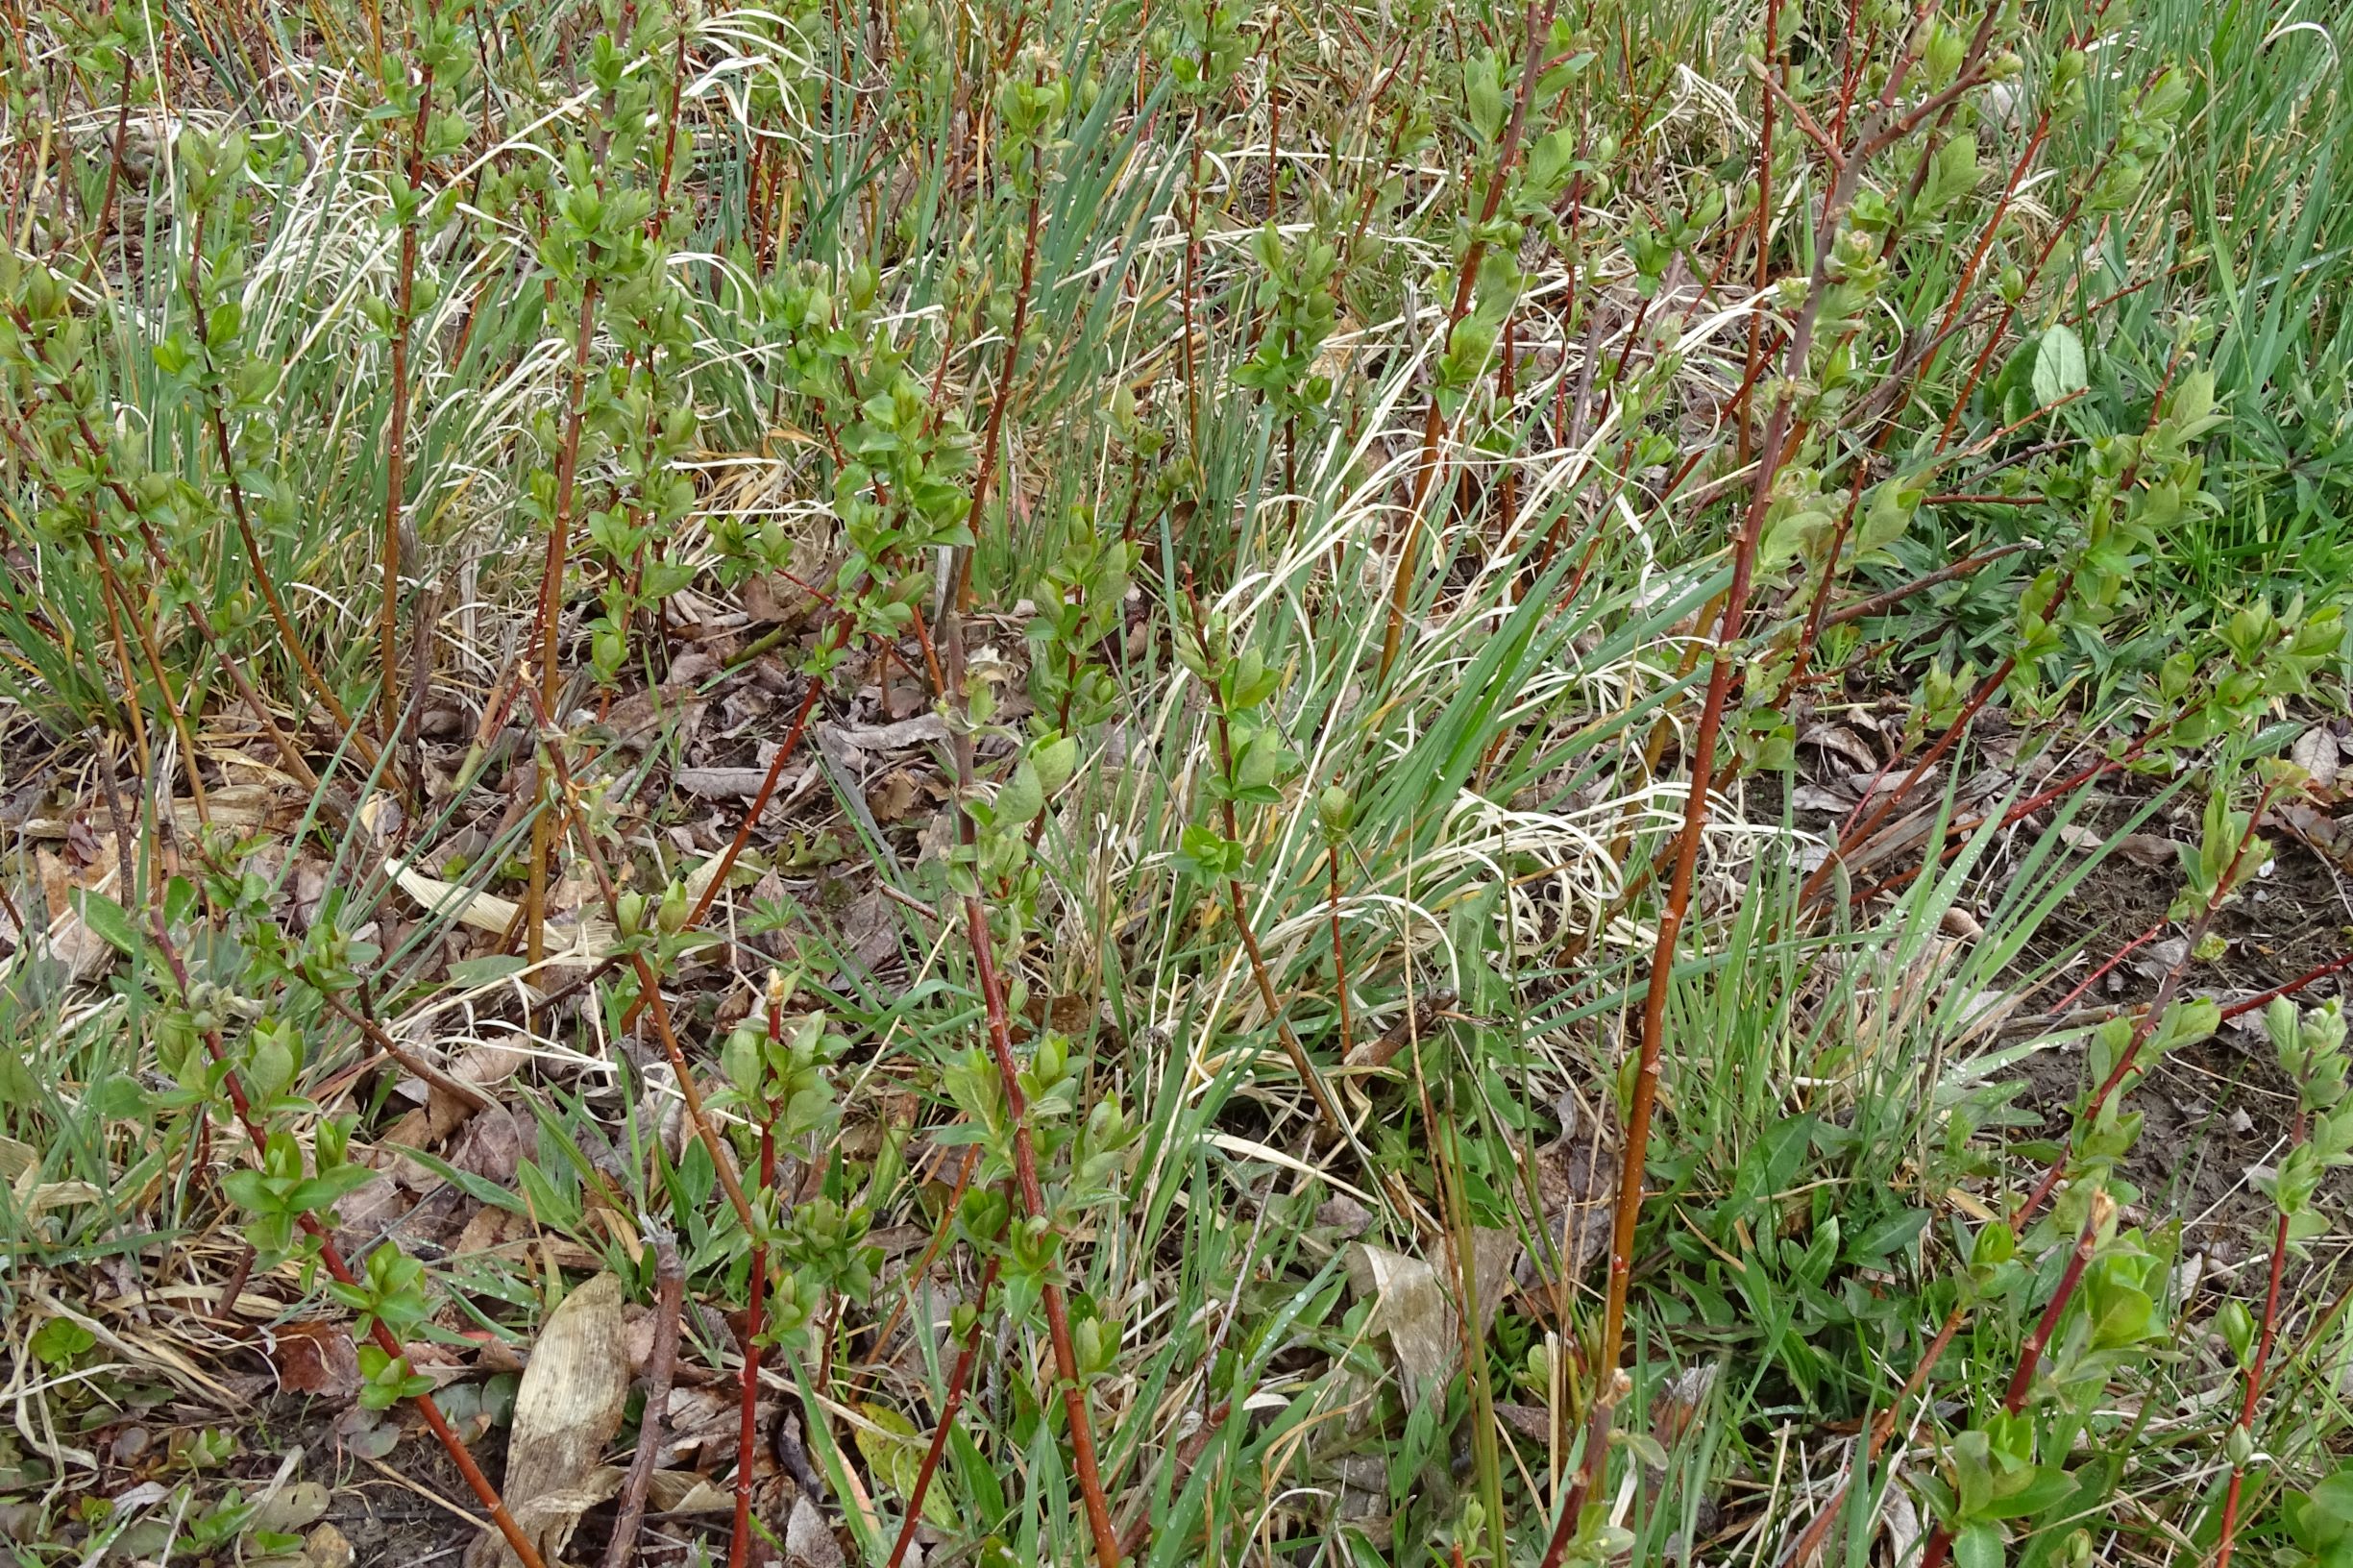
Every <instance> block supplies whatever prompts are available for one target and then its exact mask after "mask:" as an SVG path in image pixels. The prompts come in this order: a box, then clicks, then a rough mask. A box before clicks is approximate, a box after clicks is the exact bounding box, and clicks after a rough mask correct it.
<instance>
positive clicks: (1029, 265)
mask: <svg viewBox="0 0 2353 1568" xmlns="http://www.w3.org/2000/svg"><path fill="white" fill-rule="evenodd" d="M1044 187H1045V148H1044V146H1043V145H1042V144H1040V143H1033V144H1032V145H1031V148H1030V181H1029V215H1028V219H1027V225H1026V232H1025V234H1024V237H1023V239H1022V241H1021V286H1020V287H1019V288H1018V289H1017V290H1016V291H1015V293H1014V297H1013V322H1012V325H1011V326H1010V327H1009V328H1008V329H1007V331H1006V334H1005V369H1004V371H1003V373H1002V374H1001V375H1000V376H999V377H998V378H997V383H996V393H995V395H994V396H993V397H992V398H991V399H990V400H989V425H988V433H987V434H986V435H984V436H983V437H982V439H981V450H980V469H979V472H977V473H976V474H974V475H973V476H972V506H971V510H969V511H968V512H967V513H966V514H965V520H964V524H965V531H966V532H968V533H969V534H970V535H971V536H972V538H973V539H974V540H975V541H978V539H979V538H980V520H981V516H982V512H983V509H984V508H985V507H986V506H987V505H988V504H989V487H990V484H991V482H992V481H993V480H994V479H995V478H996V466H997V452H998V448H999V446H1000V445H1001V443H1002V439H1003V435H1004V430H1005V410H1006V408H1007V407H1008V406H1010V405H1011V404H1012V403H1013V378H1014V372H1016V371H1017V370H1018V369H1020V368H1021V339H1022V337H1023V335H1024V334H1025V333H1026V332H1027V331H1028V328H1029V301H1030V290H1031V289H1032V288H1034V287H1035V286H1036V285H1037V282H1038V224H1039V218H1040V215H1041V211H1040V208H1041V203H1042V197H1043V196H1044V193H1045V189H1044ZM1198 460H1199V459H1198V457H1196V458H1195V461H1198ZM972 549H973V547H972V546H967V547H966V548H965V553H964V566H963V569H962V570H961V571H959V572H958V573H957V574H956V578H957V580H956V583H955V607H956V608H957V609H958V610H962V609H964V608H965V607H966V601H967V598H968V595H969V594H970V593H971V589H972Z"/></svg>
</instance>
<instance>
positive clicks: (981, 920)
mask: <svg viewBox="0 0 2353 1568" xmlns="http://www.w3.org/2000/svg"><path fill="white" fill-rule="evenodd" d="M941 642H942V644H943V645H944V650H945V653H946V670H945V674H946V675H947V678H948V682H949V689H948V691H947V692H946V693H944V694H943V695H944V697H945V698H946V700H947V701H948V702H949V703H950V704H951V705H952V706H954V707H955V708H956V709H957V710H958V711H959V713H961V714H968V712H969V709H968V703H967V702H966V700H965V696H964V671H965V657H964V621H963V618H962V617H961V616H960V615H958V614H957V613H956V611H955V609H954V607H953V606H952V605H951V606H950V607H949V610H948V615H947V624H946V626H945V627H944V634H943V636H942V638H941ZM949 733H950V749H951V750H952V751H953V753H954V755H955V759H956V794H957V798H958V800H959V801H961V802H964V803H965V804H967V805H968V804H969V802H970V801H971V799H972V797H973V795H974V792H975V791H976V789H977V788H978V785H977V783H976V781H975V779H974V776H973V769H972V736H971V732H970V729H969V726H968V725H956V724H951V725H950V726H949ZM956 817H957V833H958V837H959V838H961V839H962V841H963V842H964V844H965V845H968V846H969V845H973V844H974V843H976V842H977V824H976V823H975V822H974V821H973V820H972V814H971V812H970V811H969V810H966V809H961V808H960V809H959V810H958V812H957V814H956ZM964 917H965V931H966V936H967V940H968V942H969V943H970V946H971V949H972V968H973V971H974V973H975V974H976V975H977V977H978V978H979V981H980V992H981V1002H982V1005H983V1007H984V1009H985V1011H986V1013H987V1016H988V1029H989V1049H990V1053H991V1055H992V1056H993V1057H994V1058H995V1061H996V1069H997V1076H998V1079H999V1080H1000V1087H1001V1088H1002V1089H1003V1090H1004V1093H1005V1109H1006V1115H1007V1118H1008V1119H1009V1120H1010V1121H1011V1123H1012V1126H1013V1154H1014V1171H1015V1174H1016V1176H1017V1178H1018V1186H1019V1188H1020V1194H1021V1208H1022V1212H1023V1213H1025V1214H1028V1215H1029V1216H1031V1217H1033V1218H1043V1219H1046V1220H1047V1221H1048V1222H1049V1223H1051V1220H1052V1216H1051V1213H1050V1212H1049V1211H1048V1209H1047V1207H1046V1201H1045V1189H1044V1188H1043V1187H1042V1185H1041V1183H1040V1182H1039V1180H1038V1149H1037V1144H1036V1142H1035V1140H1034V1139H1032V1138H1031V1136H1030V1128H1029V1104H1028V1100H1027V1098H1026V1097H1025V1096H1024V1095H1023V1094H1022V1092H1021V1080H1020V1066H1019V1064H1017V1062H1016V1061H1015V1060H1014V1054H1013V1022H1012V1019H1011V1017H1010V1016H1009V1015H1008V1013H1007V1011H1006V1006H1005V985H1004V980H1003V978H1002V977H1001V976H1000V975H999V974H998V973H997V971H996V960H995V955H994V951H993V939H992V938H991V936H990V933H989V912H988V910H987V909H986V908H985V907H984V906H983V905H982V903H981V900H980V896H979V894H966V895H965V899H964ZM1042 1295H1043V1298H1044V1305H1045V1319H1046V1331H1047V1337H1048V1338H1049V1339H1050V1340H1051V1341H1052V1343H1053V1348H1054V1367H1055V1371H1056V1373H1057V1375H1058V1380H1059V1382H1060V1383H1061V1384H1062V1399H1063V1409H1064V1412H1065V1413H1066V1416H1067V1417H1068V1420H1069V1425H1070V1458H1071V1467H1072V1468H1073V1469H1074V1470H1075V1471H1076V1472H1077V1474H1078V1482H1079V1490H1080V1493H1081V1494H1082V1496H1083V1497H1084V1498H1085V1499H1086V1505H1087V1524H1088V1528H1089V1530H1090V1531H1091V1533H1092V1534H1093V1537H1094V1555H1095V1562H1096V1564H1097V1568H1118V1564H1119V1561H1120V1552H1119V1538H1118V1536H1117V1534H1116V1533H1115V1531H1113V1529H1112V1522H1111V1508H1110V1506H1109V1505H1108V1504H1106V1503H1105V1501H1104V1498H1103V1479H1102V1474H1101V1471H1100V1469H1099V1467H1098V1466H1097V1464H1096V1461H1095V1450H1094V1429H1093V1427H1092V1425H1091V1423H1090V1422H1089V1420H1088V1416H1087V1393H1086V1386H1085V1384H1082V1383H1081V1382H1080V1381H1079V1373H1078V1353H1077V1351H1076V1350H1075V1349H1074V1348H1073V1347H1072V1344H1071V1340H1070V1314H1069V1311H1068V1309H1067V1308H1066V1305H1065V1304H1064V1301H1063V1293H1062V1282H1061V1281H1060V1280H1059V1279H1056V1278H1051V1277H1049V1278H1048V1279H1047V1281H1046V1282H1045V1287H1044V1290H1043V1291H1042Z"/></svg>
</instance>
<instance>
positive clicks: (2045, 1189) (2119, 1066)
mask: <svg viewBox="0 0 2353 1568" xmlns="http://www.w3.org/2000/svg"><path fill="white" fill-rule="evenodd" d="M2270 803H2271V787H2270V786H2269V785H2266V786H2265V787H2264V791H2263V793H2262V795H2260V796H2257V797H2256V801H2255V809H2254V810H2253V811H2251V812H2249V813H2248V814H2247V820H2246V831H2244V832H2243V833H2242V834H2240V835H2239V843H2238V845H2237V847H2235V848H2233V849H2232V850H2231V855H2230V860H2229V862H2228V864H2226V865H2225V866H2224V867H2223V868H2222V875H2221V876H2220V878H2219V879H2218V880H2217V881H2216V883H2215V890H2214V892H2213V893H2212V894H2210V895H2208V897H2207V899H2206V901H2205V904H2204V906H2203V907H2202V908H2200V909H2199V910H2198V912H2197V919H2194V920H2192V921H2191V922H2190V925H2189V928H2188V929H2187V930H2186V931H2184V932H2183V933H2182V954H2181V957H2180V958H2179V959H2177V960H2175V961H2174V963H2173V965H2172V967H2171V968H2168V969H2167V970H2166V971H2165V978H2164V980H2162V981H2160V982H2159V983H2158V986H2157V994H2156V996H2155V997H2153V998H2152V999H2151V1000H2150V1002H2149V1004H2148V1011H2147V1012H2145V1013H2144V1014H2142V1015H2141V1021H2140V1022H2138V1023H2136V1024H2134V1025H2133V1030H2132V1038H2131V1039H2130V1040H2129V1041H2127V1042H2126V1043H2125V1046H2124V1048H2123V1049H2122V1050H2121V1051H2120V1052H2118V1053H2117V1058H2116V1064H2115V1066H2111V1067H2110V1068H2109V1069H2108V1076H2107V1077H2106V1078H2104V1079H2102V1080H2101V1081H2100V1083H2099V1085H2098V1087H2097V1088H2096V1089H2095V1090H2093V1091H2092V1098H2091V1099H2090V1101H2088V1102H2087V1103H2086V1104H2085V1106H2084V1109H2083V1114H2082V1115H2081V1116H2079V1117H2078V1118H2077V1125H2079V1126H2080V1125H2081V1124H2082V1123H2084V1122H2087V1121H2090V1120H2092V1119H2093V1118H2094V1117H2096V1116H2097V1115H2099V1113H2100V1109H2101V1108H2102V1107H2103V1106H2105V1105H2106V1104H2107V1103H2108V1096H2109V1095H2111V1094H2113V1093H2115V1092H2116V1090H2117V1086H2119V1085H2120V1084H2121V1083H2123V1081H2124V1080H2125V1078H2127V1077H2128V1076H2130V1074H2131V1072H2132V1069H2133V1066H2134V1064H2135V1063H2137V1062H2139V1061H2140V1059H2141V1047H2142V1046H2143V1045H2145V1044H2146V1043H2148V1038H2149V1036H2151V1035H2152V1034H2154V1033H2156V1030H2157V1025H2158V1024H2159V1022H2161V1021H2162V1020H2163V1019H2164V1017H2165V1014H2166V1009H2168V1008H2169V1007H2171V1006H2172V1005H2173V998H2174V996H2175V995H2176V994H2178V993H2179V992H2180V991H2181V982H2182V977H2183V975H2185V974H2187V973H2188V972H2189V968H2190V963H2191V960H2192V958H2193V957H2194V955H2195V954H2196V952H2197V950H2198V947H2199V945H2200V944H2201V943H2204V942H2205V940H2206V933H2207V931H2209V930H2210V929H2212V927H2213V925H2214V918H2215V917H2216V916H2217V915H2218V914H2220V913H2221V910H2222V904H2223V902H2224V900H2225V899H2227V898H2228V897H2229V894H2230V891H2231V886H2232V884H2233V883H2234V882H2235V881H2236V880H2237V878H2238V875H2239V866H2240V863H2241V862H2242V861H2243V860H2244V859H2245V858H2246V852H2247V846H2248V845H2252V844H2253V843H2254V842H2255V828H2256V826H2257V824H2258V823H2260V822H2261V821H2263V814H2264V808H2265V807H2266V806H2267V805H2269V804H2270ZM2066 1174H2067V1155H2066V1154H2065V1153H2064V1152H2062V1153H2061V1154H2060V1156H2059V1158H2058V1159H2056V1160H2054V1161H2052V1162H2051V1163H2050V1166H2049V1168H2048V1169H2047V1170H2045V1171H2044V1172H2043V1179H2042V1180H2041V1181H2040V1182H2037V1183H2036V1184H2035V1187H2034V1190H2033V1191H2031V1192H2029V1193H2028V1194H2027V1195H2026V1201H2025V1202H2024V1203H2023V1204H2022V1205H2021V1206H2020V1208H2019V1212H2018V1213H2017V1215H2016V1216H2015V1217H2014V1218H2013V1220H2012V1222H2011V1227H2010V1228H2011V1229H2012V1230H2015V1231H2021V1232H2022V1231H2024V1229H2025V1228H2026V1222H2027V1221H2028V1220H2029V1219H2032V1218H2033V1217H2034V1215H2035V1213H2036V1212H2037V1211H2039V1210H2040V1209H2041V1208H2042V1207H2043V1202H2044V1200H2045V1199H2047V1198H2048V1197H2049V1196H2050V1194H2051V1191H2052V1189H2053V1188H2056V1187H2058V1185H2059V1181H2060V1178H2062V1177H2063V1176H2065V1175H2066Z"/></svg>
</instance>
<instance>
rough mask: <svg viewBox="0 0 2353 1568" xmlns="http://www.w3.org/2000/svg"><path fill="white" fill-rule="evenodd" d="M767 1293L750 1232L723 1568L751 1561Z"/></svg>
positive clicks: (776, 1030)
mask: <svg viewBox="0 0 2353 1568" xmlns="http://www.w3.org/2000/svg"><path fill="white" fill-rule="evenodd" d="M781 1033H782V1019H781V1018H780V1017H778V1010H777V1005H776V999H775V998H774V997H773V996H771V997H770V999H769V1008H768V1038H769V1040H770V1041H775V1039H776V1038H777V1036H778V1035H779V1034H781ZM775 1188H776V1128H775V1124H774V1123H773V1122H772V1121H771V1120H769V1119H768V1118H767V1117H766V1116H763V1117H762V1118H761V1120H760V1191H761V1192H762V1193H764V1194H765V1193H768V1192H772V1191H774V1190H775ZM767 1294H768V1241H767V1239H766V1238H765V1237H761V1236H760V1235H758V1234H757V1233H754V1235H753V1236H752V1239H751V1293H750V1296H749V1298H748V1301H747V1302H746V1304H745V1307H744V1382H743V1386H742V1389H741V1390H740V1394H739V1403H738V1406H737V1409H738V1412H739V1418H738V1420H737V1422H736V1447H735V1528H734V1530H733V1531H730V1532H729V1534H728V1536H727V1568H744V1565H745V1564H746V1563H747V1562H748V1561H749V1560H750V1559H751V1482H752V1462H751V1461H752V1458H753V1456H755V1455H757V1454H758V1453H759V1452H760V1332H761V1327H762V1324H761V1314H762V1310H763V1308H764V1307H765V1305H766V1302H767Z"/></svg>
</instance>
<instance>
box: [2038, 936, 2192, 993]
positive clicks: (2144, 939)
mask: <svg viewBox="0 0 2353 1568" xmlns="http://www.w3.org/2000/svg"><path fill="white" fill-rule="evenodd" d="M2165 925H2166V922H2165V921H2163V920H2159V921H2158V922H2157V923H2156V924H2154V925H2152V926H2150V927H2149V928H2148V929H2147V930H2145V931H2144V932H2142V933H2141V934H2140V935H2139V936H2137V937H2135V938H2133V939H2132V940H2131V941H2130V942H2128V943H2124V945H2123V946H2121V947H2119V948H2118V949H2117V950H2116V953H2115V956H2113V957H2112V958H2110V959H2109V960H2108V962H2106V963H2105V964H2102V965H2101V966H2100V967H2099V968H2096V969H2094V970H2093V971H2092V972H2091V973H2090V974H2087V975H2085V976H2084V977H2083V984H2081V985H2079V986H2077V987H2076V988H2075V989H2074V990H2072V991H2071V992H2068V993H2067V994H2066V995H2064V996H2062V997H2060V998H2059V999H2058V1001H2057V1002H2055V1003H2053V1004H2052V1006H2051V1009H2050V1010H2051V1011H2052V1012H2053V1013H2065V1012H2066V1011H2067V1010H2068V1009H2069V1008H2070V1007H2072V1006H2073V1005H2074V1004H2075V1002H2076V1001H2077V1000H2078V999H2080V998H2081V997H2082V996H2083V994H2084V993H2085V992H2088V991H2090V990H2091V989H2092V988H2093V987H2094V986H2096V985H2098V984H2099V983H2100V981H2101V980H2102V979H2103V978H2105V977H2106V976H2107V975H2108V973H2109V972H2110V971H2111V970H2113V969H2114V968H2116V967H2117V966H2118V965H2119V964H2121V963H2123V962H2124V960H2126V959H2127V958H2130V957H2131V956H2132V955H2133V954H2134V953H2136V952H2138V951H2139V950H2140V949H2141V948H2143V947H2145V946H2147V945H2148V944H2149V943H2152V942H2155V941H2156V940H2157V939H2158V937H2160V936H2162V935H2163V934H2164V932H2165Z"/></svg>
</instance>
